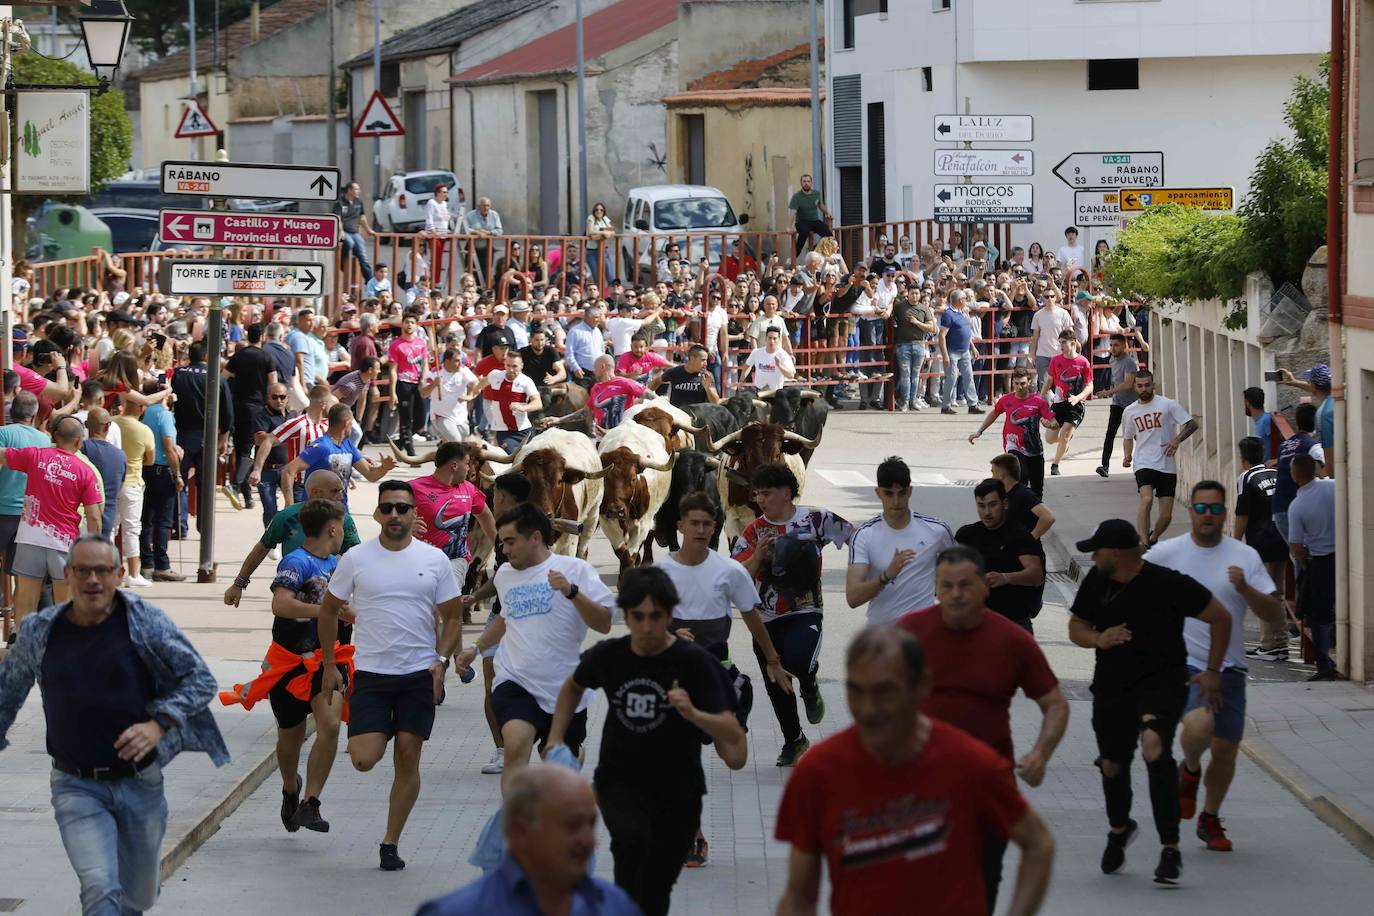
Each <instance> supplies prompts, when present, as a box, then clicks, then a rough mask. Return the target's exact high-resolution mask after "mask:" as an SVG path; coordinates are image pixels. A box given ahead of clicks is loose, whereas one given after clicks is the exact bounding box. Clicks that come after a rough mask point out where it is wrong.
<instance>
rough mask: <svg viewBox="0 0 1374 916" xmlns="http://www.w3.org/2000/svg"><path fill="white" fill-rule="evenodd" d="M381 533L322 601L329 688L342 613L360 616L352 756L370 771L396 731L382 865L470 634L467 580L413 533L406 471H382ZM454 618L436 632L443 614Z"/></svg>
mask: <svg viewBox="0 0 1374 916" xmlns="http://www.w3.org/2000/svg"><path fill="white" fill-rule="evenodd" d="M373 518H375V519H376V520H377V524H379V525H381V526H382V533H381V536H380V537H378V538H377V540H375V541H368V542H366V543H364V544H359V545H358V546H357V547H354V548H353V549H352V550H350V551H348V553H345V554H344V555H343V557H342V558H341V559H340V560H339V566H338V568H337V569H335V570H334V575H333V577H332V578H330V580H329V588H328V590H327V591H326V592H325V595H324V601H323V602H321V604H320V648H321V650H322V652H323V655H324V659H323V662H322V664H321V669H320V670H321V671H322V674H321V680H320V692H321V693H323V694H325V695H326V696H327V695H328V694H329V692H330V691H331V690H341V689H342V687H343V685H342V683H341V678H340V675H339V670H338V668H336V667H335V664H334V641H335V640H336V639H337V638H338V633H339V619H340V618H341V617H342V618H343V619H344V620H345V621H346V622H350V623H352V624H353V647H354V655H353V663H354V665H355V668H356V670H355V671H354V674H353V692H352V694H351V695H350V696H349V720H348V756H349V757H350V758H351V759H352V761H353V767H354V769H357V770H359V771H361V772H364V773H366V772H367V771H368V770H370V769H372V768H373V767H374V766H376V765H377V763H378V761H380V760H381V759H382V755H383V754H385V753H386V746H387V743H388V742H389V741H390V739H391V737H392V736H393V735H394V736H395V737H396V750H395V754H394V755H393V756H394V762H395V770H396V772H395V776H394V777H393V778H392V783H391V803H390V808H389V809H388V811H387V819H386V833H385V834H384V835H383V836H382V844H381V851H380V852H381V866H382V869H383V870H384V871H397V870H399V869H402V868H405V867H406V863H405V861H404V860H403V859H402V858H401V857H400V855H399V854H398V852H397V849H396V847H397V844H398V843H399V842H400V839H401V831H402V830H403V829H405V824H406V819H407V818H408V817H409V816H410V809H411V808H413V807H414V806H415V799H416V798H418V797H419V795H420V752H421V750H422V749H423V748H424V743H425V741H427V740H429V735H430V732H431V731H432V730H433V728H434V707H435V706H437V705H438V704H439V702H440V701H441V700H442V699H443V691H444V671H445V669H447V668H448V663H449V659H450V658H451V657H452V655H453V652H454V651H455V650H456V649H457V648H458V646H459V644H460V643H461V642H462V638H463V605H462V601H461V598H460V595H459V583H458V580H457V579H455V578H454V576H453V567H452V566H451V565H450V564H449V561H448V557H446V556H444V552H443V551H442V550H440V549H439V548H437V547H432V546H430V545H429V544H426V543H425V542H423V541H418V540H415V539H414V538H413V537H412V536H411V529H412V528H413V527H414V525H415V492H414V491H413V490H412V489H411V487H410V484H408V483H406V482H405V481H403V480H385V481H382V484H381V486H380V487H378V490H377V511H376V512H375V513H373ZM436 616H438V617H440V618H442V619H443V621H444V628H443V632H442V633H441V634H440V635H439V638H438V640H437V645H436V640H435V637H434V629H435V627H434V620H435V617H436Z"/></svg>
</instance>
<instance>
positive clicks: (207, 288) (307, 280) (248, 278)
mask: <svg viewBox="0 0 1374 916" xmlns="http://www.w3.org/2000/svg"><path fill="white" fill-rule="evenodd" d="M158 272H159V281H160V286H161V289H162V291H163V292H166V293H171V294H172V295H174V296H322V295H324V265H323V264H319V263H315V262H312V261H163V263H162V264H161V265H159V271H158Z"/></svg>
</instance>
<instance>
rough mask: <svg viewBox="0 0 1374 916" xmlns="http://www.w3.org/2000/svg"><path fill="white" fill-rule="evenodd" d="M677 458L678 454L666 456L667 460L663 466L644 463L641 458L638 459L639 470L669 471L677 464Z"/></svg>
mask: <svg viewBox="0 0 1374 916" xmlns="http://www.w3.org/2000/svg"><path fill="white" fill-rule="evenodd" d="M677 456H678V453H677V452H673V453H672V454H671V455H669V456H668V460H667V461H666V462H664V463H663V464H654V463H652V462H649V461H645V460H644V459H643V458H640V459H639V467H640V470H644V471H671V470H672V469H673V465H675V464H677Z"/></svg>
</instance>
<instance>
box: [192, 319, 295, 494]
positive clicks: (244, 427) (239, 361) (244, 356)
mask: <svg viewBox="0 0 1374 916" xmlns="http://www.w3.org/2000/svg"><path fill="white" fill-rule="evenodd" d="M266 330H267V328H266V326H265V325H263V324H262V323H261V322H257V323H254V324H250V325H249V326H248V328H247V334H248V345H247V346H246V347H240V348H239V349H238V351H237V352H236V353H235V354H234V355H233V356H231V357H229V361H228V362H227V363H225V365H224V375H225V377H226V378H228V379H229V392H230V394H232V395H233V396H234V398H233V399H234V405H233V406H234V457H235V468H234V483H235V484H237V485H241V484H242V483H243V481H244V479H245V478H246V477H247V476H248V472H249V471H250V470H252V468H253V458H252V456H253V417H254V416H255V415H256V414H257V412H258V411H260V410H262V409H263V407H265V406H266V405H267V388H268V386H269V385H270V384H271V383H272V374H273V373H274V372H276V371H277V367H276V364H275V363H274V362H273V361H272V357H271V356H269V355H268V354H267V352H266V351H264V350H263V348H262V337H263V333H264V332H265V331H266ZM278 381H281V382H290V381H291V380H290V379H289V378H286V379H278ZM178 425H180V424H178Z"/></svg>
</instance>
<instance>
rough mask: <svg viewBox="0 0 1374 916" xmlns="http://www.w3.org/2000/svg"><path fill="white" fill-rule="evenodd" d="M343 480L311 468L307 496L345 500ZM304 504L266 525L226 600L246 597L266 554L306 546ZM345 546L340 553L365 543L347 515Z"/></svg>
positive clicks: (284, 511)
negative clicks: (302, 525)
mask: <svg viewBox="0 0 1374 916" xmlns="http://www.w3.org/2000/svg"><path fill="white" fill-rule="evenodd" d="M343 492H344V491H343V480H342V479H341V478H340V477H339V475H338V474H335V473H334V472H333V471H331V470H328V469H326V468H321V469H319V470H318V471H311V472H310V476H308V477H306V478H305V498H306V500H311V499H328V500H331V501H333V502H336V503H342V502H343ZM302 505H304V503H293V504H292V505H290V506H287V507H286V508H284V509H282V510H281V511H280V512H278V513H277V514H276V515H275V516H273V518H272V524H270V525H268V526H267V530H266V531H264V532H263V533H262V538H261V540H259V541H258V542H257V543H256V544H254V545H253V549H252V550H250V551H248V556H247V557H246V558H244V561H243V566H242V567H241V568H240V569H239V574H238V576H236V577H235V578H234V584H233V585H231V586H229V587H228V588H227V589H225V591H224V603H225V604H227V605H229V606H231V607H238V606H239V600H240V599H241V598H242V597H243V590H244V589H245V588H247V587H248V583H249V582H251V581H252V575H253V573H254V572H256V571H257V568H258V567H259V566H261V565H262V561H263V560H265V559H267V554H268V552H269V551H271V550H272V549H273V548H275V547H280V548H281V554H282V556H286V555H287V554H289V553H290V552H291V551H293V550H295V549H296V548H298V547H303V546H304V545H305V531H304V530H303V529H302V528H301V523H300V519H298V518H297V517H296V516H297V515H299V514H300V511H301V506H302ZM343 523H344V536H343V546H342V547H341V548H340V549H339V553H340V554H345V553H347V552H348V550H349V548H351V547H356V546H358V545H359V544H361V543H362V539H361V538H359V537H358V526H357V525H355V524H353V516H351V515H348V514H345V515H344V519H343Z"/></svg>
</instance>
